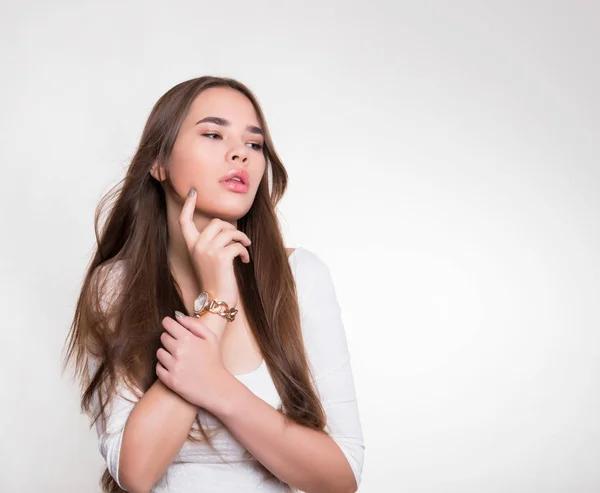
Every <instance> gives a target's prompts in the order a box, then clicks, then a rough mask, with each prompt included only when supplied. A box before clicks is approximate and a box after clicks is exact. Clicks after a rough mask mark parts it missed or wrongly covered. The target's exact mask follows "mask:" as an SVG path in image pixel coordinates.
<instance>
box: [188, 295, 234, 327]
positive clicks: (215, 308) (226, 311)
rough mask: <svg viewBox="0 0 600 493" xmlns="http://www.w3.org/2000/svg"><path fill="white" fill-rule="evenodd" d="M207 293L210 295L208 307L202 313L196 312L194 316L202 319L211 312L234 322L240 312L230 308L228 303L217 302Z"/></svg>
mask: <svg viewBox="0 0 600 493" xmlns="http://www.w3.org/2000/svg"><path fill="white" fill-rule="evenodd" d="M206 293H207V294H208V303H207V306H205V307H204V309H203V310H202V311H200V312H195V313H194V315H195V316H196V317H201V316H202V315H205V314H206V313H209V312H210V313H216V314H217V315H221V316H222V317H224V318H226V319H227V320H229V321H230V322H233V321H234V320H235V315H236V314H237V312H238V310H236V309H235V308H229V306H228V305H227V303H225V302H224V301H221V300H217V299H215V298H213V297H212V295H211V294H210V293H208V292H206Z"/></svg>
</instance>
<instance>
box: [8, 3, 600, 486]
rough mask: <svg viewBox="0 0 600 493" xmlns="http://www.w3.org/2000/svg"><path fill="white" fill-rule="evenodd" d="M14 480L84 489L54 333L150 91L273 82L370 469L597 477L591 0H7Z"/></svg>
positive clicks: (372, 482)
mask: <svg viewBox="0 0 600 493" xmlns="http://www.w3.org/2000/svg"><path fill="white" fill-rule="evenodd" d="M1 9H2V10H1V15H0V19H1V20H0V36H1V37H2V43H1V44H0V63H1V65H0V66H1V70H2V77H1V79H0V84H1V86H0V87H1V91H0V92H1V95H0V114H1V115H2V118H1V122H0V131H1V135H2V145H1V146H0V162H1V166H2V168H1V169H2V175H1V176H2V185H3V186H2V193H1V194H0V197H1V198H0V200H1V204H0V205H1V209H0V211H1V212H0V214H1V221H2V223H1V231H2V242H1V247H0V248H1V249H2V250H1V257H0V268H1V271H0V278H1V279H2V282H1V292H0V303H1V306H0V308H1V310H2V312H1V318H0V320H1V325H2V327H1V328H2V332H1V334H2V353H1V357H0V384H1V389H0V390H1V391H0V398H1V399H2V407H1V410H0V414H1V415H0V453H1V460H0V491H2V492H7V493H12V492H18V493H21V492H32V493H33V492H36V493H37V492H51V493H54V492H57V493H58V492H60V493H68V492H69V493H70V492H92V491H98V488H97V482H98V479H99V476H100V473H101V472H102V470H103V463H102V459H101V456H100V454H99V452H98V449H97V443H96V436H95V430H94V429H92V430H88V422H87V418H85V416H83V415H81V414H80V413H79V394H78V390H77V388H76V386H75V384H74V382H72V381H70V379H69V377H68V375H65V376H61V372H60V368H61V357H62V349H63V343H64V339H65V337H66V334H67V331H68V328H69V325H70V322H71V317H72V315H73V310H74V304H75V299H76V296H77V294H78V292H79V287H80V283H81V280H82V275H83V270H84V268H85V266H86V264H87V261H88V259H89V256H90V255H91V253H92V250H93V247H94V236H93V228H92V222H93V213H94V209H95V207H96V205H97V203H98V201H99V199H100V197H101V195H102V194H103V193H104V192H106V191H107V190H108V188H109V187H110V186H111V185H113V184H114V183H116V182H117V181H118V180H120V178H121V177H122V176H123V174H124V171H125V169H126V167H127V165H128V164H129V160H130V159H131V157H132V155H133V152H134V149H135V146H136V145H137V142H138V139H139V136H140V134H141V131H142V127H143V125H144V123H145V119H146V117H147V116H148V114H149V111H150V109H151V107H152V105H153V104H154V102H155V101H156V100H157V99H158V98H159V97H160V96H161V95H162V94H163V93H164V92H166V91H167V90H168V89H169V88H170V87H172V86H173V85H175V84H176V83H178V82H180V81H183V80H186V79H189V78H192V77H196V76H200V75H221V76H229V77H234V78H238V79H239V80H241V81H242V82H244V83H246V84H247V85H248V86H249V87H250V88H251V89H252V90H253V91H255V93H256V95H257V97H258V98H259V100H260V102H261V103H262V105H263V107H264V110H265V113H266V117H267V122H268V124H269V127H270V129H271V131H272V134H273V138H274V141H275V145H276V149H277V150H278V152H279V153H280V155H281V157H282V159H283V161H284V163H285V165H286V167H287V169H288V171H289V175H290V187H289V191H288V193H287V195H286V196H285V199H284V200H283V202H282V203H281V206H280V217H281V221H282V226H283V228H284V232H285V236H286V239H287V244H288V246H298V245H301V246H304V247H305V248H308V249H311V250H313V251H314V252H315V253H317V255H319V256H320V257H321V258H322V259H323V260H324V261H325V262H326V263H327V264H328V265H329V267H330V269H331V272H332V274H333V277H334V281H335V284H336V287H337V292H338V297H339V300H340V304H341V306H342V311H343V317H344V321H345V326H346V331H347V336H348V342H349V346H350V352H351V355H352V358H353V370H354V374H355V381H356V388H357V393H358V398H359V404H360V411H361V418H362V423H363V430H364V434H365V440H366V444H367V449H366V454H365V466H364V476H363V477H364V479H363V484H362V486H361V488H360V491H361V492H366V493H371V492H373V493H379V492H427V493H429V492H431V493H447V492H460V493H469V492H473V493H475V492H477V493H479V492H482V491H484V492H486V493H493V492H519V493H520V492H544V493H550V492H568V493H580V492H581V493H583V492H598V491H600V473H599V472H598V467H599V466H598V464H599V463H600V424H599V420H598V416H600V397H599V388H598V387H599V384H600V358H599V356H600V335H599V328H600V324H599V322H600V315H599V310H598V295H599V288H600V262H599V258H598V255H599V254H598V252H599V249H600V226H599V224H600V213H599V211H600V208H599V206H600V200H599V185H600V164H599V162H600V159H599V158H600V152H599V150H598V147H599V141H598V140H599V139H598V135H599V130H600V128H599V127H600V116H599V113H600V104H599V103H600V98H599V96H598V88H599V87H600V71H599V65H600V35H599V34H598V21H599V19H600V2H596V1H562V2H558V1H554V2H550V1H547V2H542V1H537V2H536V1H510V2H505V1H471V2H468V1H453V2H450V1H447V2H442V1H440V2H432V1H428V2H417V1H414V2H407V1H404V2H402V1H393V2H392V1H389V2H383V1H371V2H366V1H364V2H360V3H358V2H342V1H335V2H334V1H321V2H297V3H292V2H282V1H272V2H265V1H257V0H254V1H237V0H229V1H228V2H215V1H213V2H183V1H178V2H157V1H153V2H151V1H145V2H141V1H140V2H116V1H115V2H103V3H102V4H100V3H99V2H82V1H71V2H67V1H53V2H20V3H18V4H17V3H16V2H12V3H7V2H4V3H3V4H2V7H1Z"/></svg>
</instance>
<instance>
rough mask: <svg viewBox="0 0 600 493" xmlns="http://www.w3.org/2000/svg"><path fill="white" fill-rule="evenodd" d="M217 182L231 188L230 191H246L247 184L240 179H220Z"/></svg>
mask: <svg viewBox="0 0 600 493" xmlns="http://www.w3.org/2000/svg"><path fill="white" fill-rule="evenodd" d="M219 183H221V185H223V186H224V187H225V188H227V189H228V190H231V191H232V192H236V193H246V192H247V191H248V185H245V184H244V183H242V182H241V181H236V180H225V181H221V182H219Z"/></svg>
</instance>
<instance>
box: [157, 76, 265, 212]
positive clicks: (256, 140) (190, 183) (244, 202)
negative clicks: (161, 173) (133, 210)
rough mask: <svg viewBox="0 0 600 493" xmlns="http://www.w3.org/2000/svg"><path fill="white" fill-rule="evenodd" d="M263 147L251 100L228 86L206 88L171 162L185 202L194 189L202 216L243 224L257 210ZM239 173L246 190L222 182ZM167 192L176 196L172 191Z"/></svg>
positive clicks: (177, 189)
mask: <svg viewBox="0 0 600 493" xmlns="http://www.w3.org/2000/svg"><path fill="white" fill-rule="evenodd" d="M263 145H264V138H263V134H262V129H261V128H260V124H259V122H258V118H257V115H256V111H255V110H254V106H253V105H252V103H251V102H250V100H249V99H248V98H246V96H244V95H243V94H242V93H240V92H238V91H236V90H234V89H231V88H228V87H211V88H210V89H206V90H204V91H203V92H202V93H200V94H199V95H198V97H197V98H196V99H195V100H194V102H193V103H192V105H191V108H190V110H189V112H188V115H187V116H186V118H185V120H184V121H183V124H182V126H181V129H180V131H179V134H178V135H177V139H176V141H175V145H174V147H173V151H172V154H171V157H170V161H169V175H170V180H171V185H172V186H173V189H174V191H175V193H176V194H177V195H179V197H180V199H179V201H181V200H183V199H185V197H186V196H187V193H188V191H189V189H190V188H191V187H194V188H195V189H196V191H197V200H196V208H197V210H198V212H201V213H203V214H205V215H206V216H208V217H210V218H213V217H218V218H220V219H223V220H225V221H236V220H238V219H239V218H240V217H242V216H244V215H245V214H246V213H247V212H248V210H249V209H250V207H251V206H252V202H253V201H254V197H255V195H256V192H257V190H258V186H259V184H260V182H261V179H262V177H263V173H264V171H265V164H266V162H265V157H264V155H263ZM233 170H239V171H241V174H242V178H243V180H244V181H245V182H246V187H243V186H240V185H241V184H240V183H239V182H227V183H225V182H223V181H222V180H223V179H224V177H226V175H228V173H230V172H231V171H233ZM153 176H155V177H158V175H157V174H155V172H153ZM236 189H237V191H236ZM240 189H241V190H240ZM165 191H166V192H167V193H169V192H170V191H169V188H168V187H166V190H165Z"/></svg>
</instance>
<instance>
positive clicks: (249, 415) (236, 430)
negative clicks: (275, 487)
mask: <svg viewBox="0 0 600 493" xmlns="http://www.w3.org/2000/svg"><path fill="white" fill-rule="evenodd" d="M227 387H228V395H229V398H228V400H227V401H226V402H223V403H222V405H221V407H220V409H218V410H217V416H218V418H219V419H220V420H221V421H222V422H223V424H224V425H225V426H226V427H227V428H228V429H229V431H230V432H231V433H232V435H234V436H235V438H236V439H237V440H238V441H239V442H240V443H241V444H242V445H243V446H244V447H245V448H246V449H247V450H248V451H249V452H250V453H251V454H252V455H253V456H254V457H256V459H257V460H259V461H260V462H261V463H262V464H263V465H264V466H265V467H266V468H267V469H269V470H270V471H271V472H272V473H273V474H275V476H277V477H278V478H279V479H281V480H283V481H285V482H286V483H288V484H289V485H291V486H293V487H295V488H298V489H300V490H302V491H306V492H307V493H320V492H323V493H324V492H327V493H337V492H339V493H350V492H354V491H356V489H357V485H356V480H355V478H354V474H353V472H352V469H351V467H350V464H349V463H348V460H347V459H346V457H345V455H344V453H343V452H342V450H341V449H340V447H339V446H338V445H337V443H335V441H334V440H333V439H332V438H331V437H329V436H327V435H325V434H324V433H321V432H318V431H316V430H313V429H310V428H308V427H305V426H302V425H299V424H298V423H295V422H293V421H290V422H289V423H288V422H286V421H285V417H284V415H283V414H282V413H280V412H279V411H278V410H277V409H275V408H273V407H272V406H271V405H269V404H268V403H267V402H265V401H264V400H262V399H261V398H259V397H258V396H256V395H255V394H254V393H252V392H251V391H250V390H249V389H248V388H247V387H245V386H244V384H243V383H241V382H239V381H237V380H236V379H234V378H232V379H230V380H229V382H228V384H227Z"/></svg>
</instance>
